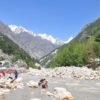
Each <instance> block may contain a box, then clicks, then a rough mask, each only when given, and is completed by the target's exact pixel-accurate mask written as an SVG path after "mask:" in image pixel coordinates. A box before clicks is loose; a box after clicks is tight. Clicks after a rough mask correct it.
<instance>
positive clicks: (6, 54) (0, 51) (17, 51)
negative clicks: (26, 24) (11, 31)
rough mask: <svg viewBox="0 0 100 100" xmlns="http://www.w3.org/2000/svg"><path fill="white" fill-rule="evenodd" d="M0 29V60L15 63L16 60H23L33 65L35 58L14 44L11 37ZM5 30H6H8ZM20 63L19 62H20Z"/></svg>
mask: <svg viewBox="0 0 100 100" xmlns="http://www.w3.org/2000/svg"><path fill="white" fill-rule="evenodd" d="M1 31H2V30H0V61H2V60H8V61H10V63H12V64H13V63H15V62H17V61H18V60H20V61H22V62H23V64H24V62H25V63H26V64H27V65H28V66H31V67H35V64H34V63H35V60H34V59H32V58H31V57H30V56H29V55H28V54H27V53H26V52H25V51H24V50H23V49H21V48H20V47H19V46H18V45H17V44H15V43H14V42H13V41H12V40H11V39H9V38H8V37H7V36H5V35H4V33H2V32H4V31H2V32H1ZM5 32H8V30H7V31H6V29H5ZM20 64H21V63H20Z"/></svg>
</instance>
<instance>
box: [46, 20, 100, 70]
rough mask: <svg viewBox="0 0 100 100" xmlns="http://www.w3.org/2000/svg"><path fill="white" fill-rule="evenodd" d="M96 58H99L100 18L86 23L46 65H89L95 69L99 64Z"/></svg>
mask: <svg viewBox="0 0 100 100" xmlns="http://www.w3.org/2000/svg"><path fill="white" fill-rule="evenodd" d="M96 59H99V60H100V18H98V19H96V20H95V21H93V22H92V23H89V24H88V25H86V26H85V28H83V29H82V31H81V32H80V33H79V34H78V35H77V36H76V37H75V38H74V39H73V40H72V41H71V42H69V43H68V44H65V45H64V46H62V47H61V48H60V49H59V50H58V52H57V54H56V55H55V57H53V59H52V61H51V62H50V63H49V64H48V66H49V67H55V66H72V65H73V66H84V65H89V66H90V67H92V68H93V69H95V68H96V67H98V66H100V62H96V61H97V60H96Z"/></svg>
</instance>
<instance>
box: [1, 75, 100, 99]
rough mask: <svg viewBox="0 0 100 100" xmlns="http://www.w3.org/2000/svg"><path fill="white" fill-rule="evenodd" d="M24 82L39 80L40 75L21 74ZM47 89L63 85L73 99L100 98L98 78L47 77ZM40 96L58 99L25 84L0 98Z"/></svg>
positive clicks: (50, 89)
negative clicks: (22, 87)
mask: <svg viewBox="0 0 100 100" xmlns="http://www.w3.org/2000/svg"><path fill="white" fill-rule="evenodd" d="M22 77H23V81H24V83H25V84H26V83H27V82H28V81H30V80H34V81H39V80H40V79H41V78H42V77H38V76H31V75H26V74H25V75H24V74H23V75H22ZM47 80H48V83H49V84H48V85H49V86H48V89H47V91H53V88H54V87H64V88H66V89H67V90H68V91H70V92H71V93H72V95H73V96H74V97H75V100H100V80H75V79H64V78H63V79H62V78H47ZM32 98H40V99H41V100H58V99H52V98H51V97H48V96H46V95H45V94H44V92H43V91H42V90H41V89H40V88H37V89H31V88H29V87H27V86H25V87H24V89H16V90H11V92H10V93H8V94H7V95H5V96H3V97H2V98H0V100H31V99H32Z"/></svg>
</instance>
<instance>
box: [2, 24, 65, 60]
mask: <svg viewBox="0 0 100 100" xmlns="http://www.w3.org/2000/svg"><path fill="white" fill-rule="evenodd" d="M0 32H2V33H3V34H4V35H5V36H7V37H8V38H9V39H11V40H12V41H13V42H14V43H16V44H17V45H18V46H19V47H20V48H22V49H23V50H24V51H25V52H27V53H28V54H29V55H30V56H31V57H32V58H34V59H36V60H39V59H41V58H42V57H44V56H46V55H48V54H49V53H50V52H52V51H53V50H55V49H56V48H58V47H59V46H61V45H62V44H63V43H61V42H58V40H56V39H55V38H53V37H52V36H50V35H49V36H47V35H46V34H38V35H37V34H34V33H33V32H32V31H29V30H27V29H25V28H24V27H21V26H19V27H18V26H16V25H10V26H9V27H8V26H7V25H5V24H4V23H2V22H0Z"/></svg>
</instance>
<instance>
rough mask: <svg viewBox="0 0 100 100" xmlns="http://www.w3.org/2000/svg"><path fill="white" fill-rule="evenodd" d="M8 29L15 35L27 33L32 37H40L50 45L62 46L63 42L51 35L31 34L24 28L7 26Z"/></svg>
mask: <svg viewBox="0 0 100 100" xmlns="http://www.w3.org/2000/svg"><path fill="white" fill-rule="evenodd" d="M9 28H10V29H11V30H12V31H13V32H14V33H16V34H20V33H23V32H27V33H28V34H30V35H32V36H34V37H40V38H42V39H45V40H48V41H50V42H51V43H52V44H55V45H63V44H64V41H61V40H59V39H56V38H54V37H53V36H52V35H47V34H46V33H40V34H36V33H33V32H32V31H30V30H28V29H26V28H24V27H22V26H17V25H9Z"/></svg>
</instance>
